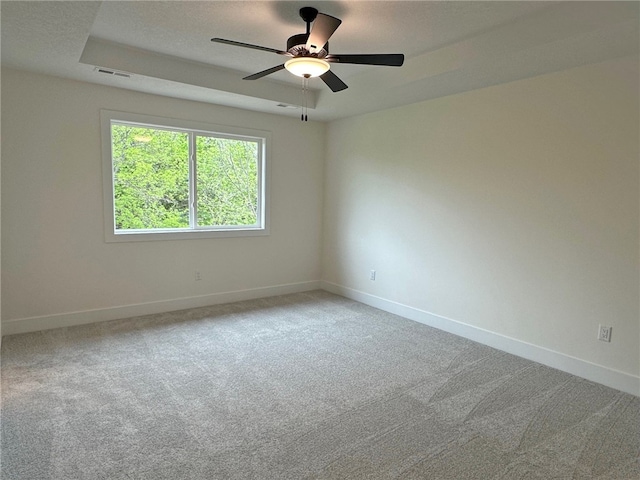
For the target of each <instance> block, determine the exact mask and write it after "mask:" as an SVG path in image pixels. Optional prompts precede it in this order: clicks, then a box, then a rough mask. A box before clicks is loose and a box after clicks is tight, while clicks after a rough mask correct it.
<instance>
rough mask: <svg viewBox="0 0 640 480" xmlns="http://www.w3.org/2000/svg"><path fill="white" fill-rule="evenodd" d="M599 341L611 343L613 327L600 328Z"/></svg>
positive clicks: (600, 326)
mask: <svg viewBox="0 0 640 480" xmlns="http://www.w3.org/2000/svg"><path fill="white" fill-rule="evenodd" d="M598 340H600V341H601V342H610V341H611V327H607V326H606V325H599V326H598Z"/></svg>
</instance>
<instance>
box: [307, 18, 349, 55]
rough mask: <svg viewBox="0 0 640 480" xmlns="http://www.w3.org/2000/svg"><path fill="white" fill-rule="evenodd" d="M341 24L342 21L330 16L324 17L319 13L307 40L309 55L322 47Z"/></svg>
mask: <svg viewBox="0 0 640 480" xmlns="http://www.w3.org/2000/svg"><path fill="white" fill-rule="evenodd" d="M341 23H342V20H340V19H339V18H336V17H332V16H331V15H325V14H324V13H319V14H318V16H317V17H316V19H315V20H314V22H313V26H312V27H311V32H310V33H309V38H308V39H307V50H309V51H310V52H311V53H315V52H317V51H318V50H320V49H322V47H324V45H325V43H327V41H329V37H331V35H333V32H335V31H336V30H337V28H338V27H339V26H340V24H341Z"/></svg>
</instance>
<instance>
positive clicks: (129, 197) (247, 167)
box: [111, 122, 260, 231]
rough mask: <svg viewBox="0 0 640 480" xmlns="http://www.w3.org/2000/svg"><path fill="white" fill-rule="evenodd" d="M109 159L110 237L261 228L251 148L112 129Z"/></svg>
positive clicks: (149, 130)
mask: <svg viewBox="0 0 640 480" xmlns="http://www.w3.org/2000/svg"><path fill="white" fill-rule="evenodd" d="M192 149H193V150H194V151H191V150H192ZM111 158H112V168H113V194H114V213H115V227H116V231H117V230H120V231H127V230H154V229H162V230H170V229H190V228H191V229H197V228H207V227H210V228H222V227H236V228H237V227H243V226H244V227H255V226H258V225H259V223H260V222H259V220H260V212H259V208H260V205H259V199H260V188H259V179H260V171H259V169H260V142H259V141H257V140H253V139H245V138H242V139H235V138H225V137H218V136H214V135H213V134H206V133H200V132H191V131H180V130H171V129H165V128H156V127H151V126H141V125H136V124H128V123H117V122H112V124H111ZM191 159H193V161H191ZM192 197H194V198H192Z"/></svg>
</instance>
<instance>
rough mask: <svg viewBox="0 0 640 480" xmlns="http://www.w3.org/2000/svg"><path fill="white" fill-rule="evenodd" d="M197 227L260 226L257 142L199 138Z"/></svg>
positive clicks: (197, 143)
mask: <svg viewBox="0 0 640 480" xmlns="http://www.w3.org/2000/svg"><path fill="white" fill-rule="evenodd" d="M196 159H197V165H196V172H197V173H196V175H197V184H196V188H197V199H198V201H197V210H198V219H197V225H198V226H201V227H206V226H225V225H226V226H239V225H245V226H249V225H256V224H257V223H258V194H259V192H258V142H253V141H246V140H230V139H225V138H215V137H205V136H198V137H196Z"/></svg>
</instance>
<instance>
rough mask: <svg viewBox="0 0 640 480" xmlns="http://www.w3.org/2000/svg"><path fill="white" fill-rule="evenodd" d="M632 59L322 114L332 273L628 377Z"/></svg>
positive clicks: (355, 289) (635, 266)
mask: <svg viewBox="0 0 640 480" xmlns="http://www.w3.org/2000/svg"><path fill="white" fill-rule="evenodd" d="M638 74H639V72H638V59H637V58H625V59H619V60H614V61H610V62H607V63H602V64H597V65H591V66H585V67H580V68H575V69H571V70H567V71H563V72H559V73H554V74H549V75H544V76H540V77H536V78H531V79H527V80H522V81H517V82H513V83H509V84H505V85H499V86H494V87H491V88H486V89H482V90H477V91H472V92H468V93H464V94H459V95H455V96H450V97H445V98H440V99H436V100H432V101H427V102H424V103H420V104H414V105H410V106H406V107H401V108H397V109H392V110H386V111H382V112H378V113H373V114H368V115H363V116H359V117H355V118H349V119H344V120H340V121H336V122H332V123H331V124H330V125H329V128H328V137H327V160H326V164H325V209H324V226H325V228H324V259H323V268H324V271H323V280H324V281H326V285H327V288H330V289H333V290H334V291H337V292H340V293H346V294H351V295H352V296H355V297H358V298H359V299H363V300H365V301H367V299H368V300H369V301H370V302H371V303H372V304H376V302H378V304H379V305H381V306H383V307H384V306H385V305H391V306H392V305H397V304H401V306H403V308H404V307H409V309H410V310H411V309H413V311H416V312H423V313H424V314H425V317H424V318H427V317H430V318H432V319H439V320H441V321H442V322H444V323H443V324H446V323H447V322H449V320H453V321H454V322H449V326H450V327H452V330H455V327H453V326H452V325H454V324H455V322H462V323H464V324H467V325H468V326H471V327H473V328H471V329H467V330H466V331H467V332H472V331H474V330H475V331H476V333H478V335H477V336H479V337H481V336H482V334H483V332H484V331H485V330H486V331H489V332H491V333H493V334H497V335H495V337H496V338H497V337H499V336H504V337H509V338H510V339H513V340H516V341H517V342H516V344H519V345H522V346H523V348H524V347H526V346H527V345H528V344H532V345H533V346H535V347H537V348H538V347H539V348H538V352H539V353H540V352H542V353H544V352H548V353H549V354H550V355H552V356H553V353H554V352H556V353H559V354H561V355H560V357H562V358H565V359H568V360H570V359H571V358H574V359H578V360H580V361H582V363H583V366H587V367H588V366H589V365H590V364H596V365H597V366H601V367H605V368H606V369H608V371H610V372H613V373H615V372H622V373H624V375H623V377H624V376H626V378H631V379H634V378H635V379H636V380H637V376H638V373H639V368H640V356H639V351H640V347H639V337H640V332H639V323H640V320H639V318H640V314H639V258H638V257H639V251H638V250H639V245H640V241H639V203H638V202H639V198H640V197H639V188H638V173H639V168H638V167H639V151H638V141H639V138H638V135H639V134H638V132H639V120H638ZM372 269H375V270H376V271H377V278H376V280H375V281H374V282H372V281H370V280H369V271H370V270H372ZM385 302H386V303H385ZM400 311H402V309H401V310H400ZM404 311H409V310H406V309H405V310H404ZM430 314H435V315H430ZM442 317H444V318H442ZM447 319H449V320H447ZM434 321H435V320H434ZM436 323H437V322H436ZM599 323H603V324H606V325H611V326H613V335H612V338H613V339H612V342H611V343H610V344H607V343H603V342H599V341H597V340H596V334H597V331H598V324H599ZM472 336H473V334H472ZM498 343H499V342H498ZM512 343H513V342H512ZM525 349H526V348H525ZM547 349H548V350H547ZM632 384H637V381H636V382H635V383H634V382H632Z"/></svg>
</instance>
